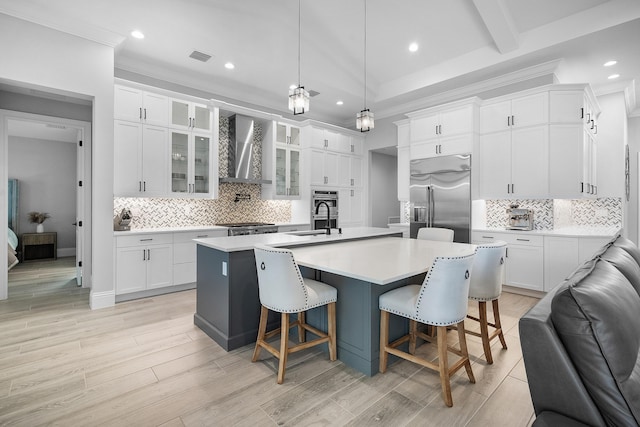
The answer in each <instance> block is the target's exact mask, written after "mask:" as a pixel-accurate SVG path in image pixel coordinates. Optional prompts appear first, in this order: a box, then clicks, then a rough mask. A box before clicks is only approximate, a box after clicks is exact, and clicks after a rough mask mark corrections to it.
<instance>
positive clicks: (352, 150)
mask: <svg viewBox="0 0 640 427" xmlns="http://www.w3.org/2000/svg"><path fill="white" fill-rule="evenodd" d="M351 152H352V153H355V152H356V149H355V146H354V145H353V144H351Z"/></svg>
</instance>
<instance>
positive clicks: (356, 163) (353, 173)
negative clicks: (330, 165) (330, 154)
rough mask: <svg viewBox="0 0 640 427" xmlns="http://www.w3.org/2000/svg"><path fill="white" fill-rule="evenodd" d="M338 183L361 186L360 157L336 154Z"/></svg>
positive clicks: (340, 184) (346, 185)
mask: <svg viewBox="0 0 640 427" xmlns="http://www.w3.org/2000/svg"><path fill="white" fill-rule="evenodd" d="M338 185H339V186H342V187H362V158H360V157H356V156H347V155H344V154H339V155H338Z"/></svg>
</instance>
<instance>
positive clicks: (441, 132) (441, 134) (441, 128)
mask: <svg viewBox="0 0 640 427" xmlns="http://www.w3.org/2000/svg"><path fill="white" fill-rule="evenodd" d="M439 126H440V135H442V125H439Z"/></svg>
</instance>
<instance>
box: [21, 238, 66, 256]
mask: <svg viewBox="0 0 640 427" xmlns="http://www.w3.org/2000/svg"><path fill="white" fill-rule="evenodd" d="M21 242H22V260H23V261H29V260H35V259H57V258H58V233H56V232H55V231H54V232H50V233H24V234H23V235H22V236H21Z"/></svg>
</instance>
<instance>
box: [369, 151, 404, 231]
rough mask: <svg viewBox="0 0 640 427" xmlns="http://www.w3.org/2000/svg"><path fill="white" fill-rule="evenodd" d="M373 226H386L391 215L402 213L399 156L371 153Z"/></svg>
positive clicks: (370, 182)
mask: <svg viewBox="0 0 640 427" xmlns="http://www.w3.org/2000/svg"><path fill="white" fill-rule="evenodd" d="M370 178H371V179H370V181H369V184H370V186H371V190H370V197H371V226H372V227H386V226H387V223H388V222H389V221H388V219H389V217H390V216H399V215H400V202H398V158H397V157H395V156H388V155H385V154H380V153H371V177H370Z"/></svg>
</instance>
